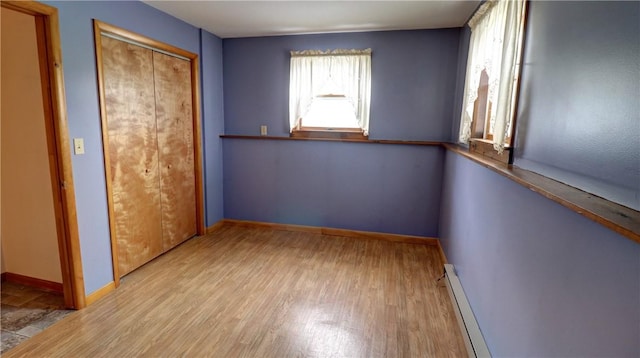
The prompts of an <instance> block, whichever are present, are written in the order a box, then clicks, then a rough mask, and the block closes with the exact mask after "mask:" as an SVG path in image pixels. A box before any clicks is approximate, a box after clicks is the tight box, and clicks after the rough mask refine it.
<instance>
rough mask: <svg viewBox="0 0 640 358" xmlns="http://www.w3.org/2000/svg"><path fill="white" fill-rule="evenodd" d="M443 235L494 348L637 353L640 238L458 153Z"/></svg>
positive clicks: (446, 193)
mask: <svg viewBox="0 0 640 358" xmlns="http://www.w3.org/2000/svg"><path fill="white" fill-rule="evenodd" d="M444 173H445V174H444V180H443V183H444V187H443V194H442V208H441V221H440V240H441V243H442V245H443V247H444V250H445V253H446V255H447V259H448V260H449V262H450V263H452V264H453V265H454V266H455V268H456V270H457V273H458V275H459V277H460V280H461V282H462V286H463V287H464V291H465V293H466V295H467V297H468V299H469V302H470V304H471V308H472V309H473V312H474V314H475V316H476V318H477V320H478V324H479V325H480V329H481V330H482V333H483V335H484V337H485V340H486V342H487V345H488V346H489V349H490V351H491V353H492V354H493V356H494V357H637V356H639V355H640V339H639V337H640V324H639V323H640V245H638V244H637V243H635V242H633V241H631V240H629V239H627V238H625V237H622V236H620V235H618V234H616V233H615V232H613V231H611V230H609V229H607V228H605V227H604V226H602V225H600V224H597V223H595V222H593V221H591V220H589V219H586V218H585V217H583V216H581V215H579V214H577V213H575V212H573V211H571V210H569V209H567V208H565V207H563V206H561V205H559V204H557V203H555V202H553V201H551V200H549V199H547V198H545V197H543V196H542V195H540V194H537V193H535V192H533V191H531V190H529V189H527V188H525V187H523V186H521V185H520V184H517V183H515V182H513V181H511V180H509V179H507V178H504V177H502V176H501V175H498V174H496V173H494V172H492V171H490V170H488V169H486V168H484V167H482V166H480V165H478V164H476V163H474V162H472V161H471V160H469V159H467V158H464V157H462V156H460V155H458V154H455V153H453V152H448V153H447V154H446V159H445V167H444Z"/></svg>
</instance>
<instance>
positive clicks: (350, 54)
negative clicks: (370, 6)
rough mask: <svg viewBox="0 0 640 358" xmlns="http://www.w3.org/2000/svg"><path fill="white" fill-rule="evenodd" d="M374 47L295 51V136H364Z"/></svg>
mask: <svg viewBox="0 0 640 358" xmlns="http://www.w3.org/2000/svg"><path fill="white" fill-rule="evenodd" d="M370 99H371V49H366V50H333V51H326V52H323V51H315V50H306V51H291V77H290V83H289V124H290V129H291V135H292V136H302V137H338V138H358V139H366V138H367V136H368V135H369V103H370Z"/></svg>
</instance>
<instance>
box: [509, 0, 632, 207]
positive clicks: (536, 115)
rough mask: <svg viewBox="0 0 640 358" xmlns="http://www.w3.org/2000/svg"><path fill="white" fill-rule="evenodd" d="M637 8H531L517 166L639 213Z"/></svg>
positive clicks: (559, 3)
mask: <svg viewBox="0 0 640 358" xmlns="http://www.w3.org/2000/svg"><path fill="white" fill-rule="evenodd" d="M638 24H640V2H638V1H628V2H613V1H602V2H597V1H593V2H592V1H587V2H574V1H569V2H562V1H553V2H544V1H533V2H531V3H530V15H529V28H528V30H527V31H528V34H527V44H526V49H525V61H524V73H523V81H522V96H521V98H520V109H521V110H520V113H519V114H518V125H517V131H518V132H517V140H516V148H517V150H516V161H515V164H517V165H518V166H520V167H522V168H527V169H530V170H533V171H536V172H539V173H542V174H544V175H546V176H550V177H552V178H555V179H558V180H560V181H563V182H566V183H569V184H571V185H573V186H577V187H579V188H582V189H584V190H586V191H588V192H591V193H594V194H596V195H600V196H603V197H605V198H607V199H610V200H612V201H616V202H619V203H621V204H623V205H626V206H629V207H632V208H634V209H636V210H640V100H639V98H640V67H639V65H638V64H639V63H640V25H638Z"/></svg>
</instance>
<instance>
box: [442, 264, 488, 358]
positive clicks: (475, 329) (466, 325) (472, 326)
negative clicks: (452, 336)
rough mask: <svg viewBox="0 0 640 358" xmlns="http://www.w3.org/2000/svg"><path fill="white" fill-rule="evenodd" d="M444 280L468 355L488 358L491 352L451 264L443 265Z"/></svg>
mask: <svg viewBox="0 0 640 358" xmlns="http://www.w3.org/2000/svg"><path fill="white" fill-rule="evenodd" d="M444 282H445V284H446V286H447V290H448V291H449V296H450V297H451V303H452V304H453V310H454V311H455V312H456V317H457V318H458V323H459V324H460V331H461V332H462V338H463V339H464V343H465V345H466V346H467V352H468V353H469V357H472V358H475V357H483V358H484V357H489V358H490V357H491V353H490V352H489V348H488V347H487V344H486V343H485V341H484V337H482V332H480V327H479V326H478V322H477V321H476V317H475V316H474V315H473V311H471V306H469V301H467V296H465V294H464V290H463V289H462V285H461V284H460V280H459V279H458V275H456V271H455V269H454V267H453V265H449V264H446V265H444Z"/></svg>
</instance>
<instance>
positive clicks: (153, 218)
mask: <svg viewBox="0 0 640 358" xmlns="http://www.w3.org/2000/svg"><path fill="white" fill-rule="evenodd" d="M101 42H102V66H103V77H104V82H103V83H104V91H105V107H106V114H107V118H106V120H107V129H108V137H109V143H108V147H109V160H110V163H109V164H110V169H111V185H112V194H113V211H114V213H113V214H114V222H115V233H112V234H115V236H116V239H117V247H118V253H117V254H118V266H119V271H120V275H125V274H127V273H129V272H131V271H132V270H134V269H135V268H137V267H139V266H141V265H143V264H144V263H146V262H148V261H150V260H151V259H153V258H154V257H156V256H158V255H159V254H161V253H162V252H163V244H162V224H161V211H160V190H159V188H160V178H159V168H158V146H157V134H156V131H157V129H156V118H155V116H156V114H155V96H154V82H153V53H152V51H151V50H148V49H145V48H142V47H139V46H135V45H132V44H128V43H125V42H122V41H118V40H114V39H111V38H108V37H104V36H103V37H102V39H101Z"/></svg>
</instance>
